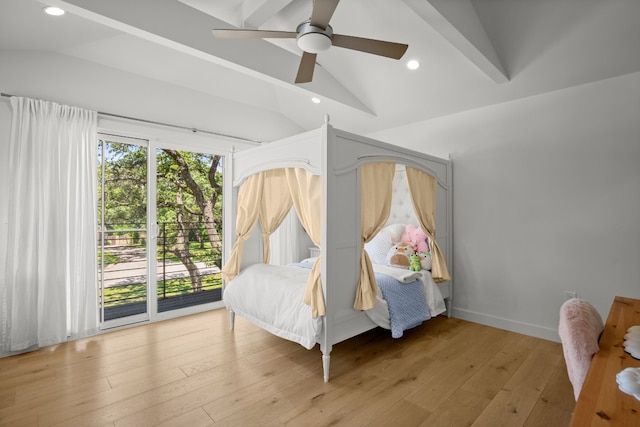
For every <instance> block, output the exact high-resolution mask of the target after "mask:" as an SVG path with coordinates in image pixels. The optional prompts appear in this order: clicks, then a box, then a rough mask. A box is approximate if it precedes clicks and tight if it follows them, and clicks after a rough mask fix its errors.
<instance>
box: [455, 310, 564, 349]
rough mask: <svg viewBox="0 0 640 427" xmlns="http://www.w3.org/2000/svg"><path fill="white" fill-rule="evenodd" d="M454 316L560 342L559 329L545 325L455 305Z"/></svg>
mask: <svg viewBox="0 0 640 427" xmlns="http://www.w3.org/2000/svg"><path fill="white" fill-rule="evenodd" d="M452 317H455V318H458V319H462V320H467V321H469V322H474V323H479V324H481V325H487V326H492V327H494V328H498V329H504V330H506V331H511V332H517V333H519V334H523V335H529V336H532V337H536V338H541V339H544V340H548V341H554V342H560V337H559V336H558V330H557V329H551V328H547V327H544V326H539V325H532V324H530V323H523V322H517V321H515V320H511V319H505V318H502V317H497V316H491V315H488V314H484V313H477V312H475V311H469V310H463V309H460V308H456V307H453V310H452Z"/></svg>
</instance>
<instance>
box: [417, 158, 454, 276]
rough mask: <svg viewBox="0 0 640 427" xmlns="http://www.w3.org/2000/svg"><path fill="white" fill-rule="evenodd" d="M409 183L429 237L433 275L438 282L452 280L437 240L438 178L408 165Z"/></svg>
mask: <svg viewBox="0 0 640 427" xmlns="http://www.w3.org/2000/svg"><path fill="white" fill-rule="evenodd" d="M407 183H408V184H409V193H411V201H412V202H413V209H414V211H415V213H416V217H417V218H418V222H419V223H420V226H421V227H422V229H423V230H424V231H425V233H426V234H427V237H429V246H430V249H431V275H432V276H433V280H434V281H436V282H446V281H447V280H451V276H450V275H449V271H448V270H447V263H446V262H445V260H444V257H443V256H442V252H441V251H440V247H439V246H438V242H436V239H435V234H436V220H435V218H436V216H435V211H436V179H435V177H433V176H431V175H429V174H428V173H426V172H423V171H421V170H419V169H415V168H411V167H407Z"/></svg>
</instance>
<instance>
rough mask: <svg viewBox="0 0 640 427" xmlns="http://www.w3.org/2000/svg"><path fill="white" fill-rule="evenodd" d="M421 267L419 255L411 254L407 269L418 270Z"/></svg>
mask: <svg viewBox="0 0 640 427" xmlns="http://www.w3.org/2000/svg"><path fill="white" fill-rule="evenodd" d="M421 269H422V264H420V255H418V254H413V255H410V256H409V270H411V271H420V270H421Z"/></svg>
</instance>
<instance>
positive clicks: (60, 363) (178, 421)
mask: <svg viewBox="0 0 640 427" xmlns="http://www.w3.org/2000/svg"><path fill="white" fill-rule="evenodd" d="M574 404H575V402H574V401H573V393H572V389H571V385H570V383H569V380H568V378H567V373H566V368H565V364H564V359H563V356H562V347H561V345H560V344H558V343H554V342H550V341H545V340H540V339H536V338H531V337H527V336H524V335H519V334H515V333H511V332H506V331H503V330H499V329H495V328H490V327H487V326H481V325H477V324H474V323H469V322H465V321H462V320H459V319H448V318H445V317H438V318H436V319H432V320H430V321H429V322H426V323H425V324H423V325H422V326H420V327H417V328H414V329H412V330H410V331H407V332H406V333H405V336H404V337H403V338H401V339H393V338H391V336H390V332H389V331H386V330H383V329H376V330H373V331H370V332H368V333H365V334H363V335H361V336H358V337H355V338H352V339H350V340H348V341H345V342H343V343H340V344H338V345H336V346H335V347H334V349H333V352H332V354H331V380H330V382H329V383H324V382H323V381H322V363H321V354H320V350H319V349H318V348H317V346H316V348H314V349H312V350H305V349H304V348H303V347H301V346H300V345H298V344H295V343H291V342H289V341H286V340H283V339H280V338H277V337H275V336H272V335H270V334H269V333H267V332H264V331H262V330H261V329H258V328H257V327H255V326H253V325H251V324H250V323H249V322H247V321H246V320H244V319H241V318H238V319H237V321H236V329H235V331H233V332H231V331H230V330H229V323H228V315H227V312H226V310H216V311H213V312H208V313H202V314H197V315H193V316H188V317H185V318H181V319H176V320H169V321H165V322H160V323H156V324H151V325H145V326H139V327H135V328H130V329H124V330H119V331H115V332H110V333H106V334H102V335H100V336H97V337H93V338H89V339H84V340H79V341H76V342H71V343H65V344H62V345H58V346H54V347H49V348H43V349H41V350H39V351H36V352H32V353H28V354H22V355H18V356H13V357H9V358H2V359H0V425H2V426H45V425H46V426H49V425H56V426H57V425H60V426H94V425H95V426H156V425H162V426H188V427H197V426H209V425H223V426H253V425H260V426H281V425H292V426H314V425H319V426H329V425H331V426H343V425H344V426H351V425H355V426H364V425H378V426H420V425H423V426H436V427H437V426H471V425H473V426H491V427H494V426H527V427H531V426H545V427H548V426H554V427H555V426H566V425H568V423H569V419H570V417H571V412H572V410H573V408H574Z"/></svg>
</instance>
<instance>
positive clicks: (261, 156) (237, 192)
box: [222, 123, 453, 381]
mask: <svg viewBox="0 0 640 427" xmlns="http://www.w3.org/2000/svg"><path fill="white" fill-rule="evenodd" d="M231 170H232V176H233V199H234V201H233V203H232V208H231V210H232V212H230V214H231V215H233V216H232V218H235V221H228V222H227V226H228V228H229V229H228V230H227V231H226V232H227V233H228V235H232V236H234V238H233V241H234V244H233V250H232V251H231V255H230V256H229V258H228V259H227V262H226V264H225V266H224V268H223V270H222V271H223V277H224V279H225V288H224V292H223V299H224V301H225V304H226V306H227V308H229V310H230V312H231V319H232V327H233V319H234V315H235V314H236V313H237V314H239V315H241V316H242V317H244V318H246V319H248V320H249V321H251V322H253V323H255V324H256V325H258V326H260V327H262V328H264V329H266V330H267V331H270V332H272V333H274V334H276V335H278V336H280V337H282V338H285V339H289V340H292V341H295V342H298V343H300V344H301V345H303V346H304V347H305V348H308V349H310V348H312V347H314V346H315V344H316V343H318V344H319V345H320V349H321V351H322V360H323V371H324V380H325V381H328V380H329V360H330V353H331V349H332V346H333V345H334V344H336V343H339V342H341V341H344V340H346V339H348V338H351V337H353V336H356V335H358V334H361V333H363V332H365V331H367V330H370V329H372V328H375V327H377V326H382V327H385V328H387V329H391V330H392V333H393V336H394V337H399V336H402V332H403V330H405V329H409V328H411V327H414V326H417V325H418V324H420V323H421V322H422V320H427V319H428V318H430V317H432V316H435V315H437V314H440V313H442V312H446V314H447V315H450V310H451V300H452V296H453V293H452V280H451V277H450V275H449V270H448V268H447V262H448V263H449V266H450V264H451V251H452V245H451V238H452V229H451V228H452V218H451V212H452V209H451V207H452V189H451V165H450V162H449V161H448V160H445V159H441V158H437V157H433V156H430V155H427V154H424V153H419V152H415V151H412V150H408V149H405V148H402V147H398V146H394V145H391V144H387V143H384V142H381V141H376V140H373V139H370V138H365V137H362V136H358V135H354V134H351V133H348V132H344V131H341V130H337V129H334V128H333V127H332V126H331V125H329V124H328V123H325V125H324V126H322V127H321V128H319V129H316V130H313V131H310V132H306V133H303V134H301V135H297V136H294V137H290V138H286V139H283V140H280V141H276V142H271V143H268V144H264V145H262V146H259V147H255V148H252V149H248V150H244V151H241V152H238V153H234V154H233V156H232V164H231ZM292 206H293V208H295V211H296V213H297V214H298V218H299V219H300V222H301V224H302V226H303V227H304V230H305V231H306V232H307V234H308V235H309V237H310V238H311V241H312V242H313V244H314V245H315V246H316V247H317V248H319V250H318V252H317V253H318V254H319V256H317V257H313V258H309V259H307V260H304V261H303V262H301V263H299V264H296V265H289V266H277V265H271V264H269V257H270V251H269V236H270V234H271V233H272V232H273V231H274V230H275V229H276V228H277V227H278V225H279V224H280V223H281V222H282V220H283V218H284V217H285V216H286V214H287V213H288V212H289V210H290V209H292ZM255 224H258V226H257V227H254V225H255ZM408 224H412V225H413V226H415V227H414V228H413V229H415V228H419V229H421V230H424V235H426V237H427V238H426V239H425V240H423V241H422V242H421V243H425V242H426V246H427V250H426V251H427V252H423V253H422V254H421V255H420V256H421V257H422V258H420V263H421V266H425V264H424V261H426V260H428V261H429V262H428V264H429V265H428V266H425V267H428V268H430V270H426V269H421V268H420V267H417V266H415V265H414V269H413V270H412V269H409V268H408V267H405V268H396V267H394V266H392V267H389V262H385V257H384V255H385V254H382V252H384V251H386V250H387V248H388V246H393V245H394V244H396V243H397V242H395V241H397V240H399V238H400V234H403V236H402V237H405V235H404V233H403V232H404V231H406V230H405V227H406V229H407V230H408V229H409V225H408ZM254 230H256V231H254ZM423 238H424V236H423ZM382 240H384V242H382V243H380V242H381V241H382ZM385 245H386V246H385ZM397 245H399V243H398V244H397ZM393 250H399V249H398V248H397V247H396V246H394V249H393ZM389 253H391V251H390V252H389ZM414 258H415V259H416V260H417V259H418V258H417V254H416V257H414ZM427 258H428V259H427ZM414 264H415V263H414ZM414 270H419V271H414ZM389 278H390V279H389ZM387 282H388V283H387ZM396 293H397V294H398V295H397V296H393V299H392V295H394V294H396ZM412 293H413V294H412ZM415 295H422V296H423V297H422V298H416V297H415ZM417 300H419V301H418V303H417V304H416V306H415V307H408V304H407V305H405V302H406V301H410V302H411V301H413V302H415V301H417ZM403 301H405V302H403ZM445 301H446V307H445ZM416 316H418V317H416Z"/></svg>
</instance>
